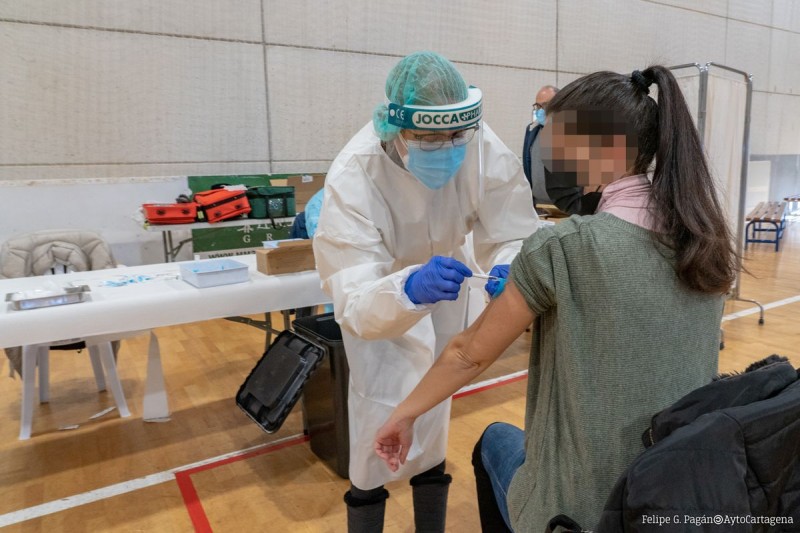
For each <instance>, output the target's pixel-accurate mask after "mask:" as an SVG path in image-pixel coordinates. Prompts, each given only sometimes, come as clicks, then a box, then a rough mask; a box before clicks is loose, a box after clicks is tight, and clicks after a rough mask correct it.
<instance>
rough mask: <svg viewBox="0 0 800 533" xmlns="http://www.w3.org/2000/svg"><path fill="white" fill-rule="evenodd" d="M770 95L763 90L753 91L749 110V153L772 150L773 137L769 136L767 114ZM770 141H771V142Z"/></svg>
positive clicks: (769, 127)
mask: <svg viewBox="0 0 800 533" xmlns="http://www.w3.org/2000/svg"><path fill="white" fill-rule="evenodd" d="M770 98H772V96H771V95H768V94H767V93H763V92H753V102H752V107H751V111H750V153H751V154H768V153H770V151H771V150H772V148H771V146H772V143H774V139H770V138H769V136H770V134H771V133H772V132H773V128H772V124H771V123H770V121H769V119H770V118H771V117H769V116H768V114H767V110H768V102H769V99H770ZM771 141H772V142H771Z"/></svg>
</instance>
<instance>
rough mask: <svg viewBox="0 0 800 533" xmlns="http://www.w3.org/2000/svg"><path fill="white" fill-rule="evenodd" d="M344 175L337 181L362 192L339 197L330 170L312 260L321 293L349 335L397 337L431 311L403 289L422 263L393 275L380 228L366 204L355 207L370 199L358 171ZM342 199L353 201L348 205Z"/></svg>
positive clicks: (335, 182) (350, 171)
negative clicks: (350, 198) (317, 273)
mask: <svg viewBox="0 0 800 533" xmlns="http://www.w3.org/2000/svg"><path fill="white" fill-rule="evenodd" d="M340 170H341V169H340ZM342 172H349V173H351V175H350V176H342V177H343V178H344V179H342V180H339V183H341V182H346V181H348V180H349V181H350V184H351V186H355V185H354V184H356V183H361V184H362V188H361V191H360V193H361V194H358V195H352V194H351V195H345V194H342V193H341V191H339V190H338V189H337V185H339V183H337V180H336V178H335V177H333V179H332V180H330V177H331V173H330V172H329V174H328V175H329V180H330V181H329V182H328V183H327V184H326V189H325V201H324V207H323V209H322V213H321V215H320V219H319V225H318V226H317V232H316V234H315V236H314V257H315V259H316V262H317V270H318V271H319V275H320V278H321V280H322V289H323V291H325V292H326V293H327V294H328V295H330V296H331V298H332V299H333V304H334V313H335V316H336V319H337V321H338V322H339V324H340V325H341V326H342V328H344V329H345V330H347V331H348V332H349V333H350V334H352V335H354V336H356V337H359V338H362V339H365V340H376V339H390V338H395V337H399V336H401V335H402V334H404V333H405V332H406V331H408V329H409V328H411V327H412V326H413V325H414V324H416V323H417V322H418V321H419V320H420V319H421V318H422V317H424V316H426V315H427V314H428V313H429V312H430V306H427V305H416V304H414V303H413V302H412V301H411V300H410V299H409V298H408V296H407V295H406V293H405V290H404V286H405V282H406V279H407V278H408V276H409V275H410V274H411V273H412V272H414V271H416V270H418V269H419V268H420V267H421V266H422V265H413V266H408V267H406V268H404V269H401V270H399V271H397V272H394V271H393V270H394V268H395V260H394V258H393V257H392V255H391V254H390V253H389V251H388V249H387V248H386V245H385V243H384V242H383V239H382V238H381V234H380V232H379V231H378V229H377V228H376V227H375V225H374V224H373V223H372V222H371V221H370V219H369V218H368V217H367V216H365V214H366V213H365V212H364V211H365V210H366V209H368V208H369V206H366V205H359V203H362V202H364V201H365V200H363V198H364V197H367V196H369V192H368V191H367V190H365V188H364V187H363V185H366V184H365V183H364V182H363V181H362V180H359V179H358V172H359V170H358V169H349V170H348V169H344V170H343V171H342ZM366 188H367V189H368V187H366ZM350 192H352V191H350ZM345 196H348V197H352V198H356V199H355V200H351V201H348V200H347V199H345ZM376 207H378V208H380V206H376Z"/></svg>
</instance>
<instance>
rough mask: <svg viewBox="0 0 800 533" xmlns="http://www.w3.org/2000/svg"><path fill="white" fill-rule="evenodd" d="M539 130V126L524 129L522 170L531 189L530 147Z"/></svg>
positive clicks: (540, 126) (529, 126) (530, 125)
mask: <svg viewBox="0 0 800 533" xmlns="http://www.w3.org/2000/svg"><path fill="white" fill-rule="evenodd" d="M541 130H542V125H541V124H535V125H534V124H528V127H526V128H525V140H524V141H523V142H522V170H523V172H525V177H526V178H528V183H530V184H531V187H533V181H532V179H533V178H531V146H533V141H534V140H535V139H536V137H537V136H538V135H539V132H540V131H541Z"/></svg>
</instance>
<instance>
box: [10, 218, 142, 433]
mask: <svg viewBox="0 0 800 533" xmlns="http://www.w3.org/2000/svg"><path fill="white" fill-rule="evenodd" d="M114 266H116V265H115V262H114V258H113V256H112V254H111V250H110V248H109V247H108V245H107V244H106V243H105V241H103V239H101V238H100V236H99V235H97V234H95V233H92V232H87V231H77V230H51V231H38V232H33V233H28V234H25V235H21V236H19V237H15V238H12V239H9V240H8V241H6V242H5V243H4V244H3V246H2V248H0V278H15V277H26V276H39V275H45V274H47V273H53V274H55V273H56V271H64V272H70V271H76V272H80V271H86V270H98V269H102V268H112V267H114ZM25 312H36V311H25ZM140 333H142V332H132V333H128V334H124V335H119V334H116V335H114V336H113V338H112V337H106V336H98V337H90V338H85V339H69V340H64V341H58V342H51V343H46V344H37V345H32V346H23V347H19V348H16V349H15V348H8V349H6V355H7V356H8V358H9V362H10V366H11V374H12V375H13V373H14V372H15V371H16V372H18V373H19V374H20V375H21V376H22V382H23V386H22V415H21V420H20V432H19V438H20V440H25V439H29V438H30V436H31V426H32V421H33V410H34V405H35V400H34V398H35V396H36V394H35V389H36V369H37V368H38V369H39V402H40V403H44V402H47V401H49V398H50V390H49V377H50V372H49V369H50V364H49V353H50V349H51V348H55V349H62V350H63V349H78V348H80V349H82V348H83V347H85V348H86V349H87V350H88V352H89V359H90V360H91V363H92V369H93V371H94V376H95V381H96V383H97V389H98V391H103V390H105V389H106V385H108V387H109V388H110V389H111V392H112V394H113V396H114V401H115V402H116V405H117V409H118V410H119V414H120V416H122V417H128V416H130V414H131V413H130V410H129V409H128V404H127V402H126V401H125V395H124V393H123V391H122V384H121V383H120V380H119V375H118V374H117V368H116V361H115V357H116V350H115V345H117V346H118V340H119V339H120V338H121V337H127V336H131V335H134V334H140Z"/></svg>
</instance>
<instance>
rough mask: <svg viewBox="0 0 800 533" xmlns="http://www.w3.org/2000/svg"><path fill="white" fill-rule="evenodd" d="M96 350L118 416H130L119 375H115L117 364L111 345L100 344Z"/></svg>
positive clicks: (106, 343) (107, 343)
mask: <svg viewBox="0 0 800 533" xmlns="http://www.w3.org/2000/svg"><path fill="white" fill-rule="evenodd" d="M97 350H98V351H99V352H100V360H101V361H102V363H103V368H104V369H105V371H106V386H107V387H108V388H109V389H111V394H113V395H114V401H115V402H117V409H119V416H121V417H123V418H125V417H128V416H131V412H130V410H129V409H128V402H127V400H125V393H124V392H123V391H122V384H121V383H120V381H119V374H117V363H116V361H114V350H112V349H111V343H110V342H102V343H100V344H99V345H98V346H97Z"/></svg>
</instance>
